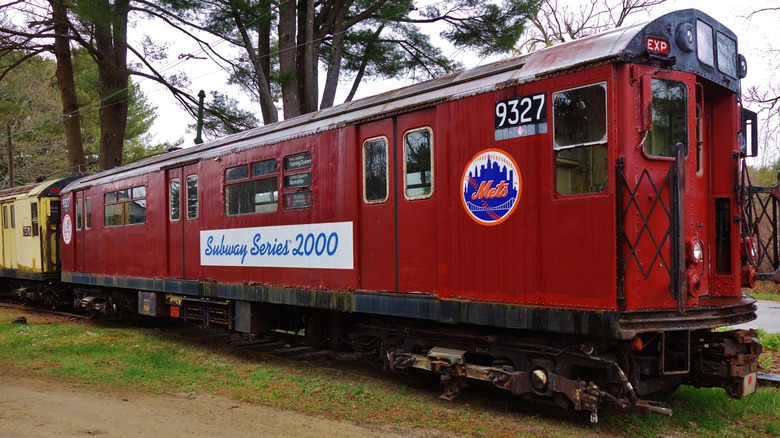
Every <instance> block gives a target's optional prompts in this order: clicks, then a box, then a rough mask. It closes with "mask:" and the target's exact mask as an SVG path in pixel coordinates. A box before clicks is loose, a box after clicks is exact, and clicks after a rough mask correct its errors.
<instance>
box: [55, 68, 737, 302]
mask: <svg viewBox="0 0 780 438" xmlns="http://www.w3.org/2000/svg"><path fill="white" fill-rule="evenodd" d="M655 71H656V69H651V68H644V67H636V69H635V71H634V73H633V76H632V73H631V71H630V70H629V67H628V66H627V65H622V66H621V65H618V66H613V65H606V66H601V67H597V68H592V69H588V70H584V71H579V72H574V73H570V74H565V75H560V76H556V77H552V78H548V79H544V80H539V81H535V82H531V83H527V84H523V85H518V86H513V87H510V88H506V89H503V90H499V91H494V92H490V93H486V94H480V95H476V96H472V97H467V98H463V99H459V100H455V101H449V102H443V103H440V104H438V105H437V106H435V107H434V108H428V109H423V110H416V111H412V112H409V113H406V114H402V115H398V116H393V117H390V116H388V117H387V118H384V119H380V120H375V121H369V122H365V123H362V124H359V125H347V126H343V127H339V128H336V129H332V130H329V131H325V132H321V133H318V134H315V135H309V136H305V137H301V138H297V139H293V140H287V141H284V142H281V143H278V144H273V145H268V146H263V147H258V148H255V149H251V150H248V151H245V152H239V153H234V154H229V155H224V156H221V157H218V158H209V159H206V160H202V161H199V162H196V163H194V164H189V165H186V166H184V167H177V168H172V169H168V170H165V171H162V172H154V173H149V174H147V175H144V176H141V177H135V178H132V179H122V178H121V175H120V177H118V178H117V179H116V181H115V182H112V183H110V184H105V185H97V186H94V187H92V188H90V189H87V190H86V191H85V192H84V193H76V194H73V193H66V194H64V196H65V197H66V198H71V199H72V198H73V197H74V196H75V197H77V198H78V197H85V196H91V198H92V209H93V211H92V223H93V227H92V229H91V230H80V231H75V230H74V234H75V236H74V242H72V243H71V244H69V245H65V244H63V246H62V248H63V267H64V270H65V271H66V272H86V273H92V274H96V275H116V276H130V277H144V278H187V279H195V280H202V281H218V282H224V283H234V284H247V283H259V284H270V285H280V286H292V287H301V288H314V289H332V290H353V289H362V290H376V291H399V292H422V293H429V294H435V295H437V296H439V297H440V298H451V299H464V300H476V301H487V302H504V303H518V304H529V305H540V306H551V307H569V308H589V309H616V308H617V306H618V300H617V286H618V285H617V274H616V272H617V267H616V259H617V252H616V251H617V250H616V233H617V232H616V227H617V218H616V214H617V213H616V211H617V208H616V205H615V192H616V190H617V188H616V181H615V173H614V169H615V166H616V163H617V159H618V157H621V156H622V157H624V159H625V173H626V175H627V178H628V180H630V181H632V182H633V183H637V182H638V180H639V177H640V174H641V172H642V171H643V170H644V169H647V170H648V171H649V172H650V174H651V175H652V176H653V179H654V180H656V181H660V180H661V179H662V178H663V175H665V173H666V171H667V170H668V167H669V164H670V160H668V159H657V158H648V157H647V156H645V155H644V153H643V151H642V150H641V149H638V148H637V145H639V143H640V142H641V140H642V133H641V132H639V131H638V129H637V127H638V126H641V122H642V120H641V117H642V110H641V108H642V104H643V102H642V97H641V96H642V90H641V87H642V85H641V84H642V81H641V79H639V80H637V79H638V78H641V77H642V76H646V75H652V74H656V73H655ZM659 75H661V76H662V77H665V78H672V79H674V80H679V81H683V82H685V83H686V84H687V85H688V86H689V93H690V95H691V96H694V95H695V94H696V91H695V90H696V89H697V88H696V87H697V86H696V82H695V78H694V77H693V76H692V75H689V74H685V73H673V74H672V73H659ZM599 82H606V84H607V86H606V88H607V99H608V105H607V108H608V119H609V123H608V145H607V148H608V155H609V158H608V166H609V169H610V171H609V175H610V176H609V180H608V185H607V190H606V191H604V192H602V193H597V194H590V195H580V196H560V195H558V194H557V193H556V189H555V162H554V160H555V159H554V153H553V148H552V130H553V129H554V128H553V123H552V120H553V118H552V104H551V98H550V96H551V93H552V92H554V91H558V90H565V89H570V88H574V87H578V86H582V85H588V84H594V83H599ZM708 87H710V88H708ZM700 89H701V90H703V92H704V96H703V97H704V99H703V101H705V102H706V105H707V110H708V111H709V113H708V114H710V115H709V116H708V117H710V119H709V120H710V121H709V122H708V125H707V127H706V128H705V132H706V138H705V154H704V157H705V172H704V174H703V175H701V176H697V174H696V165H695V162H694V161H693V160H695V154H689V157H688V158H687V162H686V168H687V170H686V172H687V173H686V177H685V179H686V181H687V184H686V188H685V192H684V196H685V199H686V210H685V214H684V222H685V229H686V234H685V238H686V239H689V238H692V237H694V236H699V237H700V238H701V239H702V240H703V241H704V242H705V246H706V250H705V261H704V262H703V264H702V266H701V267H700V268H698V269H699V270H700V272H701V275H700V276H701V279H702V289H701V290H702V292H701V294H702V295H707V294H719V295H737V294H739V287H738V276H737V275H736V273H737V272H739V270H738V268H739V255H738V254H739V251H738V250H736V249H735V251H733V253H734V255H733V260H732V266H733V267H734V275H721V276H715V275H714V274H713V272H712V268H711V265H712V263H713V262H712V259H711V257H712V254H713V252H714V240H715V239H714V232H715V231H714V226H713V221H714V215H713V213H712V211H713V202H714V201H713V197H714V196H725V197H731V198H732V199H733V193H732V192H731V191H732V190H733V184H734V179H733V176H732V175H733V174H734V171H735V166H736V162H735V161H734V160H733V159H732V158H731V151H732V150H733V149H734V148H735V147H736V144H735V140H730V139H735V138H736V123H733V118H734V117H735V115H736V101H735V100H734V98H733V96H729V95H726V94H720V95H717V94H716V93H715V92H714V87H713V86H708V85H704V86H703V88H700ZM534 93H546V95H547V97H548V105H547V120H548V133H547V134H540V135H534V136H528V137H521V138H515V139H509V140H501V141H496V140H495V139H494V132H493V127H494V114H493V109H494V104H495V102H497V101H500V100H502V99H509V98H513V97H516V96H523V95H530V94H534ZM695 105H696V101H695V100H694V99H693V97H692V98H691V100H690V104H689V115H688V120H687V123H688V124H689V126H691V128H690V129H689V132H690V136H691V137H690V138H689V144H691V145H695V144H696V140H697V139H696V137H695V135H696V130H695V123H696V119H695V114H696V107H695ZM420 127H430V128H431V129H432V130H433V133H434V134H433V137H434V175H435V180H434V192H433V196H432V197H430V198H428V199H421V200H407V199H405V197H404V195H403V180H402V175H403V147H402V138H403V134H404V132H406V131H407V130H410V129H415V128H420ZM378 136H384V137H386V138H387V139H388V142H389V143H390V145H389V149H390V152H389V167H390V171H391V176H390V188H389V193H388V200H387V201H386V202H384V203H381V204H373V205H366V204H365V203H364V201H363V187H362V171H361V165H362V164H361V162H362V144H363V142H364V141H365V140H366V139H370V138H374V137H378ZM715 139H718V140H719V141H715ZM723 139H726V140H723ZM394 141H396V142H397V143H396V144H395V146H394V145H393V142H394ZM488 148H499V149H501V150H503V151H505V152H507V153H508V154H510V155H511V157H512V158H513V160H514V161H515V162H516V163H517V166H518V171H519V173H520V174H521V175H522V181H523V188H522V196H521V197H520V199H519V201H518V202H519V203H520V205H518V206H517V208H516V210H515V211H514V212H513V214H512V215H511V216H510V217H508V218H507V219H506V220H505V221H504V222H502V223H501V224H499V225H497V226H484V225H481V224H479V223H477V222H476V221H474V220H472V219H471V218H470V217H469V215H468V213H467V212H466V211H465V210H464V207H463V204H462V201H461V197H462V195H461V191H462V187H461V184H462V175H463V172H464V166H466V165H467V164H468V163H469V161H470V160H471V158H472V157H473V156H474V155H475V154H476V153H478V152H479V151H481V150H484V149H488ZM304 151H310V152H311V153H312V157H313V165H312V169H311V171H312V185H311V188H310V189H311V191H312V196H313V205H312V207H311V208H309V209H302V210H285V209H283V207H282V206H281V204H280V206H279V209H278V211H277V212H276V213H273V214H251V215H242V216H236V217H230V216H227V215H226V214H225V207H224V193H223V182H224V173H225V169H227V168H229V167H232V166H236V165H240V164H247V163H251V162H256V161H260V160H265V159H269V158H276V159H277V160H278V162H279V169H280V170H279V178H278V184H279V186H278V190H279V193H280V194H283V193H285V190H284V188H283V180H284V178H283V177H284V174H285V172H284V171H283V169H282V162H283V158H284V157H285V156H286V155H290V154H294V153H299V152H304ZM190 174H197V175H198V179H199V197H200V212H199V217H198V218H197V219H196V220H188V219H187V215H186V206H185V201H186V199H185V195H184V193H185V190H184V188H185V187H186V177H187V175H190ZM171 178H179V179H180V181H181V187H182V191H181V197H180V199H181V211H182V215H181V219H180V220H179V222H171V221H170V220H169V218H168V214H169V205H168V203H169V200H168V184H169V181H170V179H171ZM139 184H145V185H146V186H147V204H148V210H147V221H146V223H145V224H143V225H136V226H124V227H116V228H105V227H103V203H102V200H103V194H104V193H106V192H107V191H113V190H117V189H124V188H128V187H130V186H133V185H139ZM662 196H663V197H664V198H665V199H664V200H665V202H667V205H668V201H669V200H668V193H666V194H662ZM638 199H639V202H640V203H646V202H651V191H650V188H649V187H642V188H640V196H638ZM73 206H75V201H74V202H71V211H69V212H68V211H65V214H71V215H72V214H73V211H72V208H73ZM736 207H737V206H736V204H735V203H734V202H733V201H732V208H733V211H734V214H736V211H737V210H736ZM629 216H630V217H629V220H627V221H626V222H627V224H626V227H627V230H628V232H629V233H633V234H632V235H636V234H637V233H640V232H641V229H642V224H641V220H640V218H639V213H638V212H632V213H630V215H629ZM341 221H350V222H352V223H353V225H354V233H355V234H354V242H355V248H354V253H355V264H354V266H355V268H354V269H352V270H326V269H278V268H276V269H275V268H247V267H209V266H205V267H201V266H200V261H199V232H200V231H201V230H211V229H223V228H243V227H262V226H271V225H285V224H305V223H324V222H341ZM74 223H75V222H74ZM700 225H701V226H700ZM665 226H668V224H666V223H663V221H662V220H659V219H658V218H654V219H653V220H652V221H651V222H650V223H649V227H650V228H651V229H653V230H655V232H656V233H659V234H658V235H661V234H662V233H661V230H663V228H664V227H665ZM731 242H732V245H733V247H734V248H737V244H738V230H737V227H736V226H734V227H732V235H731ZM662 249H663V252H664V253H665V254H667V261H668V253H669V242H668V241H667V242H666V243H665V244H664V245H663V246H662ZM654 251H655V249H653V248H652V243H651V242H650V241H648V240H647V239H644V240H641V241H640V243H639V246H638V247H637V252H638V254H639V258H640V260H642V263H644V264H647V265H648V266H650V265H652V263H651V260H652V258H653V254H652V253H653V252H654ZM659 263H660V265H662V264H663V261H658V260H656V261H655V265H656V266H655V267H653V268H652V269H650V276H649V277H648V278H645V277H644V275H643V274H641V273H640V272H639V271H638V270H637V269H636V268H633V269H629V270H628V272H627V273H626V279H625V294H626V305H627V308H628V309H629V310H631V309H645V308H675V307H676V306H677V302H676V300H674V299H673V298H672V296H671V294H670V282H671V279H670V278H669V276H668V274H666V273H665V271H664V269H661V268H663V266H660V265H659ZM690 305H694V303H692V304H690ZM172 309H173V308H172Z"/></svg>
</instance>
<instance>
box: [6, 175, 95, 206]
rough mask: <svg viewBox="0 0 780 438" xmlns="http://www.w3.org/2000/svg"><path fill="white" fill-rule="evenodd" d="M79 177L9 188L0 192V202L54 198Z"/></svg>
mask: <svg viewBox="0 0 780 438" xmlns="http://www.w3.org/2000/svg"><path fill="white" fill-rule="evenodd" d="M78 178H80V177H78V176H69V177H66V178H58V179H50V180H46V181H42V182H38V183H33V184H25V185H23V186H18V187H11V188H10V189H3V190H0V201H8V200H10V199H17V198H40V197H44V196H56V195H58V194H59V193H60V192H61V191H62V189H63V188H65V186H67V185H68V184H70V183H71V182H73V181H75V180H76V179H78Z"/></svg>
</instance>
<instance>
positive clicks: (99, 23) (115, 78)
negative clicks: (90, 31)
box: [94, 0, 130, 169]
mask: <svg viewBox="0 0 780 438" xmlns="http://www.w3.org/2000/svg"><path fill="white" fill-rule="evenodd" d="M100 1H101V2H102V4H101V6H102V10H103V12H104V13H106V15H105V16H107V17H111V19H110V20H108V21H106V20H95V23H94V25H95V47H96V49H97V57H98V59H97V65H98V91H99V93H100V97H101V101H100V158H99V161H98V163H99V164H100V167H101V168H102V169H111V168H113V167H116V166H119V165H121V164H122V150H123V147H124V140H125V129H126V128H127V105H128V96H129V93H128V89H127V87H128V82H129V80H128V70H127V15H128V12H129V9H130V3H129V0H116V2H115V3H114V6H113V9H112V7H111V5H110V4H109V2H108V0H100Z"/></svg>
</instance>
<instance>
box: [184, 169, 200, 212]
mask: <svg viewBox="0 0 780 438" xmlns="http://www.w3.org/2000/svg"><path fill="white" fill-rule="evenodd" d="M197 218H198V175H188V176H187V219H189V220H194V219H197Z"/></svg>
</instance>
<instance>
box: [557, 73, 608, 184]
mask: <svg viewBox="0 0 780 438" xmlns="http://www.w3.org/2000/svg"><path fill="white" fill-rule="evenodd" d="M591 87H600V88H601V89H602V90H603V91H604V114H603V115H602V116H603V120H604V134H603V136H602V137H601V139H599V140H596V141H581V142H577V143H572V144H566V145H559V144H558V139H557V136H556V135H557V134H556V129H555V127H556V125H557V124H558V123H559V122H562V121H559V120H558V118H557V117H556V115H557V112H556V107H555V99H556V96H557V95H558V94H560V93H566V92H570V91H574V90H582V89H586V88H591ZM550 101H551V102H552V104H551V112H552V114H551V118H552V133H551V134H552V152H553V154H552V155H553V184H554V186H555V188H554V190H555V192H554V193H555V197H556V198H558V199H572V198H579V197H583V196H604V195H606V194H608V193H609V184H610V173H609V159H610V158H609V154H610V151H609V130H610V118H609V111H610V102H609V84H608V81H607V80H597V81H595V82H588V83H585V84H583V85H578V86H575V87H570V88H564V89H560V90H555V91H551V92H550ZM585 140H587V139H585ZM598 147H601V148H603V149H604V152H605V154H606V161H607V170H606V172H605V177H606V179H605V180H604V182H603V185H604V188H603V189H601V190H599V191H583V192H582V193H562V192H561V190H560V188H561V186H560V185H559V170H560V168H561V162H559V161H558V160H559V159H563V160H565V159H567V158H566V157H560V155H561V154H562V153H567V152H568V151H577V153H578V155H579V154H580V152H582V153H586V154H589V155H590V156H591V157H595V154H594V153H593V150H594V148H598ZM593 160H594V161H593V162H595V159H593ZM563 167H566V166H563ZM591 182H593V181H591Z"/></svg>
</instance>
